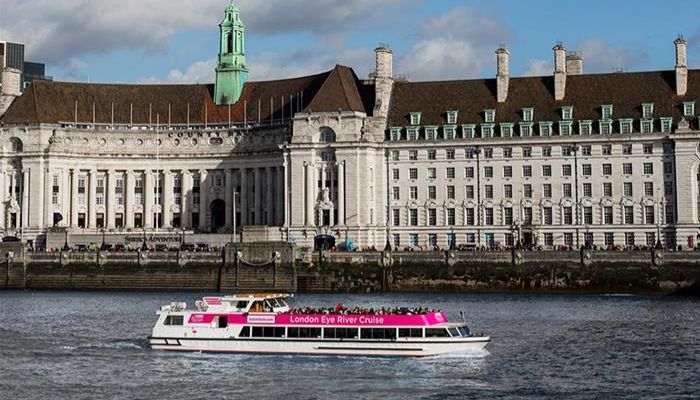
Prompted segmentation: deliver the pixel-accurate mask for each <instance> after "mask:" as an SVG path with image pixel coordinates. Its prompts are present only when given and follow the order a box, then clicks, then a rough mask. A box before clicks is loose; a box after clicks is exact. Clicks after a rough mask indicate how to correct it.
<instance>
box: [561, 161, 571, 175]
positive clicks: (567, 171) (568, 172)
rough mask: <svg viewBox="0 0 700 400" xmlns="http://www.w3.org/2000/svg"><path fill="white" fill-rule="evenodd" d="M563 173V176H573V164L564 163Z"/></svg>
mask: <svg viewBox="0 0 700 400" xmlns="http://www.w3.org/2000/svg"><path fill="white" fill-rule="evenodd" d="M561 174H562V175H563V176H571V164H564V165H562V166H561Z"/></svg>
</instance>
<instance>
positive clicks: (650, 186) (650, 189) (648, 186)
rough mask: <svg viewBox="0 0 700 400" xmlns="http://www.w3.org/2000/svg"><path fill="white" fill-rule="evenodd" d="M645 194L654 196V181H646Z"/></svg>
mask: <svg viewBox="0 0 700 400" xmlns="http://www.w3.org/2000/svg"><path fill="white" fill-rule="evenodd" d="M644 195H645V196H647V197H653V196H654V182H644Z"/></svg>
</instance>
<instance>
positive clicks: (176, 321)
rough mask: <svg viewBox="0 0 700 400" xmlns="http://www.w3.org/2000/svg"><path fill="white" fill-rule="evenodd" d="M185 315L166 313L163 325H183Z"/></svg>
mask: <svg viewBox="0 0 700 400" xmlns="http://www.w3.org/2000/svg"><path fill="white" fill-rule="evenodd" d="M184 323H185V317H184V316H183V315H168V316H167V317H165V321H163V325H167V326H180V325H184Z"/></svg>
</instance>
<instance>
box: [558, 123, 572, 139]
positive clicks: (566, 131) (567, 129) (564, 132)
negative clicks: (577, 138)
mask: <svg viewBox="0 0 700 400" xmlns="http://www.w3.org/2000/svg"><path fill="white" fill-rule="evenodd" d="M572 124H573V122H572V121H560V122H559V135H561V136H571V130H572V129H571V125H572Z"/></svg>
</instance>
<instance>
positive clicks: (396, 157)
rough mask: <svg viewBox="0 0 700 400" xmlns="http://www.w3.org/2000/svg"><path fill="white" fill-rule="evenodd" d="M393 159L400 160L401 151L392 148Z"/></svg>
mask: <svg viewBox="0 0 700 400" xmlns="http://www.w3.org/2000/svg"><path fill="white" fill-rule="evenodd" d="M391 160H392V161H399V152H398V151H396V150H392V152H391Z"/></svg>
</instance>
